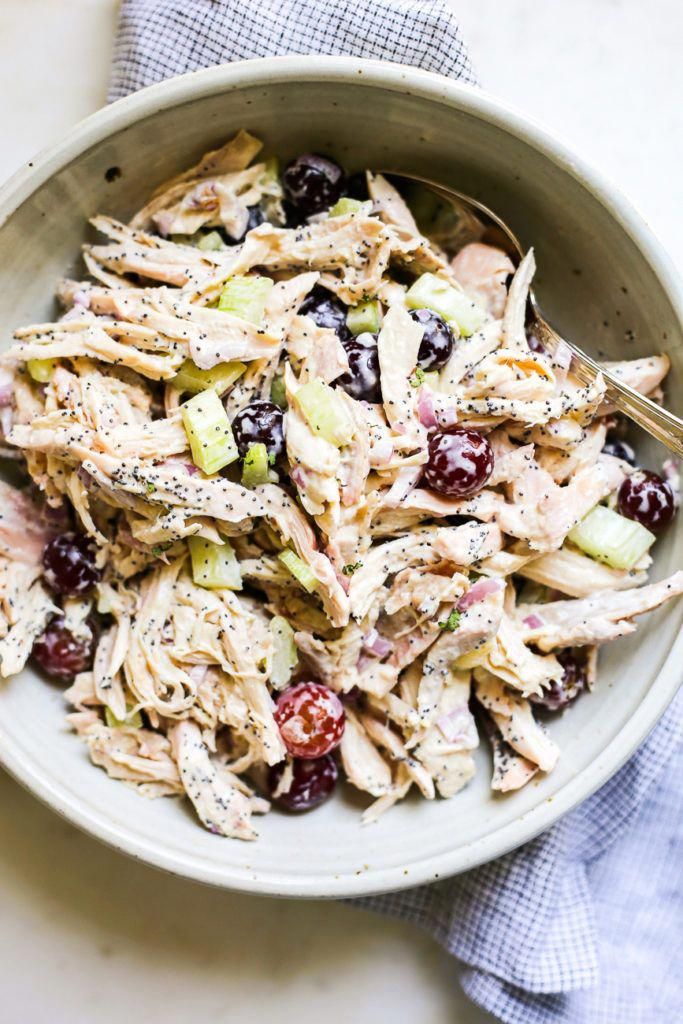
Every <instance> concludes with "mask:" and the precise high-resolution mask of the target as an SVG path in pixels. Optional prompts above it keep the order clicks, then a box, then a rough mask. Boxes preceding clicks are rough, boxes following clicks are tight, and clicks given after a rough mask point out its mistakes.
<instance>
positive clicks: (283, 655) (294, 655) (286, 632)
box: [270, 615, 299, 690]
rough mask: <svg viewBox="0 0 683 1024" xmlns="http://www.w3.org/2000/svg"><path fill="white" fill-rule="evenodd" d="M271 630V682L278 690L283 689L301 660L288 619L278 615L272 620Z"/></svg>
mask: <svg viewBox="0 0 683 1024" xmlns="http://www.w3.org/2000/svg"><path fill="white" fill-rule="evenodd" d="M270 632H271V633H272V636H273V662H272V667H271V670H270V683H271V685H272V686H274V687H275V689H276V690H282V689H284V687H285V686H286V685H287V683H288V682H289V680H290V679H291V678H292V670H293V669H295V668H296V666H297V664H298V662H299V655H298V652H297V649H296V644H295V643H294V630H293V629H292V627H291V626H290V624H289V623H288V622H287V619H284V618H283V617H282V616H281V615H276V616H274V618H272V619H271V620H270Z"/></svg>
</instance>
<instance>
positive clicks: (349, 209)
mask: <svg viewBox="0 0 683 1024" xmlns="http://www.w3.org/2000/svg"><path fill="white" fill-rule="evenodd" d="M371 209H372V203H371V202H369V201H368V200H367V199H366V200H365V202H361V200H360V199H351V197H350V196H342V197H341V199H338V200H337V202H336V203H335V204H334V206H333V207H332V209H331V210H330V212H329V214H328V216H330V217H348V215H349V214H350V213H364V212H367V213H369V212H370V210H371Z"/></svg>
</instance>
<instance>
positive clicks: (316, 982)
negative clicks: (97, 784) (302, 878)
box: [0, 0, 683, 1024]
mask: <svg viewBox="0 0 683 1024" xmlns="http://www.w3.org/2000/svg"><path fill="white" fill-rule="evenodd" d="M453 6H454V8H455V9H456V10H457V11H458V12H459V13H460V16H461V19H462V23H463V27H464V30H465V33H466V35H467V37H468V39H469V40H470V44H471V49H472V52H473V55H474V57H475V60H476V62H477V65H478V68H479V71H480V75H481V78H482V81H483V82H484V83H485V84H486V86H487V87H488V88H489V89H491V90H492V91H494V92H497V93H498V94H500V95H503V96H505V97H507V98H508V99H509V100H510V101H512V102H513V103H515V104H517V105H518V106H520V107H522V108H524V109H525V110H527V111H528V112H529V113H531V114H532V115H534V116H536V117H538V118H539V119H541V120H542V121H544V122H545V123H546V124H547V125H549V126H551V127H553V128H554V129H555V130H556V131H557V132H558V133H560V134H562V135H563V136H564V137H565V138H566V139H568V140H569V141H570V142H571V143H573V144H574V146H575V147H576V148H577V149H578V150H580V151H581V152H583V153H584V154H585V155H587V156H588V157H589V158H590V159H591V160H593V162H595V163H596V164H598V165H600V166H601V167H602V168H603V169H604V170H606V171H607V172H608V173H609V174H611V176H612V177H613V178H614V179H615V180H617V181H619V182H620V184H621V185H622V186H623V187H624V188H625V189H626V191H628V192H630V193H631V195H632V196H633V197H634V198H635V200H636V202H637V203H638V205H639V206H640V207H641V209H642V210H643V211H644V212H645V214H646V216H647V217H648V219H649V220H650V222H651V223H652V225H653V226H654V227H655V229H656V230H657V231H658V232H659V233H660V235H661V237H662V238H663V239H664V241H665V243H666V244H667V246H668V247H669V249H670V251H671V252H672V254H673V255H674V256H676V257H678V251H677V250H678V249H679V238H680V236H681V229H682V228H683V208H682V206H681V185H680V181H681V177H680V168H681V166H682V165H683V131H682V128H683V124H682V120H683V115H682V113H681V105H680V96H681V95H682V92H683V90H682V87H683V72H682V70H681V62H680V54H679V40H680V37H681V30H682V29H683V13H682V9H681V5H680V2H679V0H653V2H652V3H651V4H650V5H648V6H647V8H644V7H643V5H642V4H641V3H640V2H639V0H573V2H572V3H571V4H567V3H565V2H563V0H506V2H505V3H501V0H453ZM114 11H115V3H114V2H113V0H59V2H56V0H2V2H1V3H0V58H1V59H0V94H1V95H2V96H3V97H4V100H5V102H4V103H3V105H2V108H0V129H1V130H2V140H3V144H2V146H0V179H4V178H5V177H7V176H8V175H9V174H10V173H11V172H12V171H13V170H15V169H16V168H17V167H18V166H20V165H21V163H22V162H23V161H25V160H28V159H30V157H31V156H32V155H33V154H34V153H35V152H36V150H38V149H39V148H40V147H41V146H43V145H45V144H47V143H49V142H51V141H53V140H55V139H57V138H59V136H60V134H61V133H62V132H63V131H65V130H66V129H67V128H68V127H69V126H70V125H71V124H73V123H74V122H75V121H76V120H78V119H79V118H80V117H83V116H84V115H86V114H87V113H89V112H90V111H92V110H94V109H96V107H98V106H99V105H100V104H101V103H102V102H103V101H104V96H105V90H106V77H107V65H108V59H109V54H110V49H111V37H112V28H113V21H114ZM679 265H681V263H680V259H679ZM0 963H2V965H3V969H2V979H3V981H2V1009H1V1010H0V1019H2V1020H3V1021H4V1020H6V1021H8V1022H14V1021H17V1020H23V1021H29V1022H30V1024H48V1022H49V1024H66V1022H68V1024H114V1022H117V1024H119V1022H120V1021H121V1019H125V1018H126V1017H128V1016H130V1015H131V1013H133V1014H134V1015H135V1017H136V1018H137V1019H138V1020H140V1021H143V1022H145V1024H157V1022H159V1024H161V1022H162V1021H163V1022H164V1024H186V1022H187V1021H189V1020H203V1019H210V1020H212V1021H216V1022H222V1021H226V1022H227V1021H231V1022H232V1021H244V1022H254V1024H261V1022H265V1021H267V1020H273V1019H274V1020H292V1021H296V1022H297V1024H314V1022H315V1024H318V1022H319V1021H321V1020H324V1021H326V1024H342V1022H343V1024H346V1022H347V1021H349V1020H353V1021H354V1022H355V1024H366V1022H367V1024H370V1022H372V1024H375V1022H377V1021H385V1020H392V1021H396V1022H398V1024H401V1022H403V1021H409V1020H410V1021H415V1022H418V1024H445V1022H452V1024H483V1022H484V1021H486V1020H488V1019H490V1018H487V1017H486V1016H485V1015H483V1014H480V1013H479V1012H478V1011H477V1010H475V1009H474V1008H472V1007H470V1006H469V1005H468V1004H467V1003H466V1001H465V1000H464V999H463V997H462V996H461V995H459V993H458V985H457V977H456V972H455V970H454V968H453V965H452V962H451V961H450V959H449V958H448V957H447V956H446V955H445V954H443V953H442V952H441V951H440V950H438V949H437V948H436V947H435V946H434V945H433V944H432V943H431V941H430V940H428V939H427V938H425V937H424V936H422V935H421V934H419V933H418V932H417V931H415V930H414V929H412V928H410V927H407V926H404V925H400V924H397V923H395V922H388V921H384V920H381V919H379V918H376V917H372V916H370V915H366V914H363V913H360V912H358V911H354V910H351V909H349V908H347V907H345V906H340V905H336V904H325V903H306V904H300V903H294V902H289V901H266V900H259V899H255V898H250V897H242V896H235V895H230V894H227V893H219V892H214V891H211V890H208V889H204V888H202V887H200V886H197V885H194V884H190V883H188V882H183V881H180V880H178V879H174V878H170V877H167V876H164V875H162V874H160V873H158V872H156V871H153V870H151V869H149V868H146V867H143V866H141V865H137V864H134V863H132V862H131V861H129V860H127V859H124V858H123V857H121V856H119V855H117V854H115V853H113V852H112V851H110V850H108V849H106V848H104V847H102V846H100V845H99V844H98V843H96V842H94V841H93V840H91V839H89V838H87V837H85V836H82V835H80V834H79V833H78V832H76V831H75V830H74V829H73V828H71V827H70V826H69V825H67V824H66V823H64V822H62V821H61V820H59V819H58V818H57V817H56V816H54V815H53V814H52V813H51V812H49V811H48V810H46V809H45V808H43V807H42V806H41V805H40V804H38V803H37V802H36V801H35V800H34V799H33V798H32V797H30V796H29V795H28V794H26V793H25V792H24V791H23V790H21V789H20V788H19V787H18V786H17V785H16V784H15V783H14V782H13V781H12V780H10V779H9V778H8V777H7V776H4V775H1V774H0Z"/></svg>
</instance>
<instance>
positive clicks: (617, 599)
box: [516, 571, 683, 651]
mask: <svg viewBox="0 0 683 1024" xmlns="http://www.w3.org/2000/svg"><path fill="white" fill-rule="evenodd" d="M681 593H683V571H679V572H676V573H674V574H673V576H669V577H668V579H665V580H661V581H660V582H659V583H650V584H648V586H646V587H639V588H637V589H633V590H623V591H612V590H603V591H601V592H599V593H597V594H594V595H593V596H591V597H586V598H583V599H582V600H579V601H550V602H548V603H547V604H544V605H543V606H542V608H541V609H539V608H538V606H537V605H524V604H521V605H518V607H517V610H516V618H517V621H518V624H519V629H520V632H521V635H522V638H523V640H524V643H526V644H535V645H536V646H537V647H539V648H540V649H541V650H542V651H550V650H553V649H554V648H556V647H578V646H582V645H586V644H601V643H605V641H607V640H614V639H616V637H618V636H627V635H628V634H629V633H633V632H634V631H635V629H636V624H635V623H634V622H632V621H631V620H632V619H633V618H635V617H636V616H638V615H644V614H645V612H649V611H652V610H653V609H654V608H658V607H659V606H660V605H661V604H663V603H664V602H665V601H669V600H671V598H673V597H678V595H679V594H681ZM539 612H540V614H539ZM532 614H533V615H534V617H538V618H539V619H541V625H540V626H539V625H535V624H534V625H530V624H529V621H528V619H529V616H530V615H532ZM525 620H526V621H525Z"/></svg>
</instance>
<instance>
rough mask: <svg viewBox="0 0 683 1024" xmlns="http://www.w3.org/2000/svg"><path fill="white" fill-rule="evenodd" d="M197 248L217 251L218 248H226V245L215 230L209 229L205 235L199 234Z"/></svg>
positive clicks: (205, 250)
mask: <svg viewBox="0 0 683 1024" xmlns="http://www.w3.org/2000/svg"><path fill="white" fill-rule="evenodd" d="M197 248H198V249H202V250H203V251H204V252H217V251H218V250H219V249H226V248H227V246H226V244H225V242H224V241H223V239H222V238H221V236H220V235H219V234H218V232H217V231H209V232H207V234H205V235H200V237H199V240H198V241H197Z"/></svg>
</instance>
